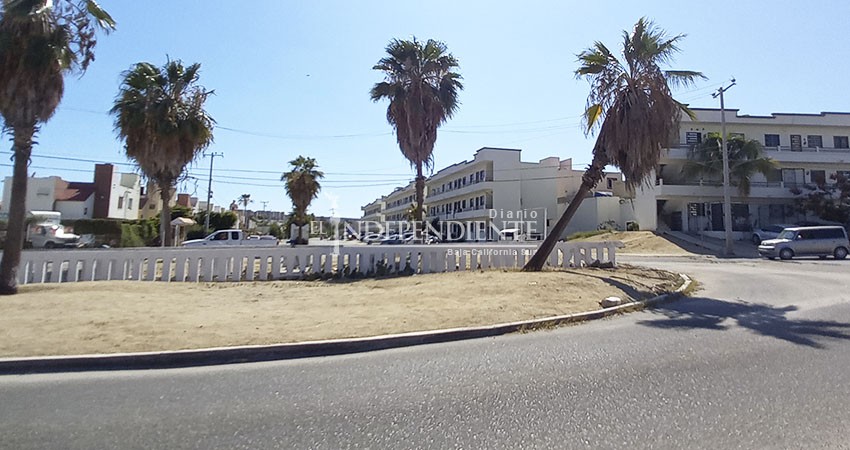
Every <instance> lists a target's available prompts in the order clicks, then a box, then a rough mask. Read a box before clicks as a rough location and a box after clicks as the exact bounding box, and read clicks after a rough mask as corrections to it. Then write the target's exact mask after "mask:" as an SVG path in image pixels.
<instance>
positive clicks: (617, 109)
mask: <svg viewBox="0 0 850 450" xmlns="http://www.w3.org/2000/svg"><path fill="white" fill-rule="evenodd" d="M683 38H684V35H682V34H680V35H676V36H673V37H669V36H667V34H666V33H665V32H664V30H661V29H660V28H657V27H656V26H655V25H654V24H653V23H652V22H651V21H649V20H647V19H646V18H641V19H640V20H638V22H637V23H636V24H635V27H634V30H633V31H632V33H631V34H629V33H628V32H625V31H624V32H623V54H622V56H623V60H622V61H621V60H620V59H618V58H617V56H615V55H614V54H613V53H612V52H611V51H610V50H608V47H606V46H605V45H604V44H603V43H601V42H596V43H594V44H593V47H591V48H589V49H587V50H585V51H583V52H581V53H580V54H579V55H578V61H579V63H580V64H581V66H580V67H579V68H578V69H577V70H576V72H575V74H576V77H577V78H587V79H588V81H589V82H590V94H589V95H588V97H587V108H586V110H585V113H584V122H585V124H586V126H587V128H586V133H588V134H589V133H593V132H594V131H596V130H597V129H598V131H599V133H598V134H597V136H596V144H595V145H594V147H593V160H592V161H591V163H590V166H589V167H588V168H587V170H586V171H585V173H584V175H583V176H582V183H581V187H580V188H579V190H578V192H577V193H576V195H575V198H573V201H572V202H570V205H569V207H567V210H566V211H564V214H563V215H562V216H561V218H560V219H559V220H558V222H557V223H556V224H555V226H554V227H553V229H552V231H551V233H550V234H549V235H548V236H547V237H546V240H544V241H543V243H542V244H541V245H540V248H539V249H538V250H537V252H536V253H535V254H534V256H533V257H532V258H531V260H529V262H528V264H526V266H525V267H524V270H527V271H537V270H540V269H542V268H543V265H544V264H545V263H546V259H547V258H548V257H549V254H550V253H552V249H554V248H555V244H556V243H557V241H558V239H559V238H560V237H561V234H562V233H563V232H564V230H565V229H566V227H567V224H568V223H569V221H570V219H572V217H573V215H574V214H575V212H576V210H577V209H578V207H579V205H580V204H581V202H582V200H583V199H584V198H585V197H586V196H587V194H588V193H590V191H591V190H592V189H593V188H594V187H596V184H597V183H599V181H600V180H602V178H603V176H604V172H603V171H604V169H605V166H607V165H614V166H617V167H619V168H620V170H621V172H622V173H623V175H625V178H626V181H625V182H626V186H627V187H628V188H634V187H636V186H637V185H639V184H640V183H642V182H643V181H644V180H645V179H646V177H647V176H648V175H649V174H650V173H651V172H652V170H653V169H655V168H656V167H657V166H658V159H659V158H660V156H661V149H662V148H665V147H667V146H668V145H669V143H670V140H671V138H672V137H673V136H675V135H676V134H677V133H678V128H679V119H680V117H681V114H682V113H685V114H688V115H690V116H693V113H691V112H690V110H689V109H687V107H685V105H683V104H681V103H679V102H677V101H676V100H675V99H673V95H672V93H671V91H670V86H671V85H673V86H689V85H691V84H693V82H694V81H695V80H696V79H700V78H705V77H704V76H703V75H702V74H701V73H699V72H692V71H684V70H662V69H661V67H660V66H662V65H665V64H666V63H668V62H670V60H671V59H672V57H673V55H674V54H675V53H677V52H678V51H679V47H678V43H679V41H681V40H682V39H683Z"/></svg>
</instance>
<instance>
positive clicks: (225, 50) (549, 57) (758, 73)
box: [0, 0, 850, 217]
mask: <svg viewBox="0 0 850 450" xmlns="http://www.w3.org/2000/svg"><path fill="white" fill-rule="evenodd" d="M625 3H627V2H609V1H597V2H571V1H570V2H565V1H554V0H553V1H528V2H517V1H497V0H491V1H486V2H485V1H464V2H456V1H442V0H439V1H436V0H435V1H431V2H427V3H422V2H399V1H395V2H390V1H372V0H361V1H318V0H317V1H299V2H295V1H282V0H251V1H238V2H237V1H233V0H230V1H224V0H144V1H126V0H101V5H102V6H103V7H104V8H106V9H107V10H108V11H109V12H110V13H111V14H112V16H113V17H114V18H115V19H116V21H117V22H118V29H117V31H116V32H114V33H112V34H110V35H108V36H101V37H100V42H99V44H98V47H97V60H96V61H95V62H94V63H93V64H92V66H91V67H90V69H89V71H88V72H87V73H86V74H85V75H84V76H83V77H81V78H78V77H75V76H72V77H70V78H68V79H67V86H66V94H65V98H64V100H63V102H62V105H61V106H60V109H59V111H58V112H57V114H56V116H55V117H54V118H53V119H52V120H51V121H50V122H48V123H47V124H46V125H44V127H43V129H42V131H41V133H40V135H39V138H38V139H37V140H38V142H39V144H38V146H37V147H36V149H35V151H34V154H35V155H38V156H36V157H34V158H33V163H32V166H33V167H32V168H31V169H30V173H33V172H35V174H36V176H47V175H59V176H61V177H63V178H65V179H66V180H72V181H88V180H90V179H91V176H92V175H91V173H92V170H93V163H91V162H83V161H71V160H67V159H55V158H44V157H43V156H52V157H63V158H76V159H84V160H96V161H101V162H114V163H126V162H127V160H126V159H125V158H124V156H123V151H122V146H121V144H120V143H119V142H118V141H117V140H116V138H115V133H114V132H113V129H112V118H111V117H109V116H108V115H106V114H105V112H106V111H107V110H108V109H109V108H110V106H111V103H112V101H113V99H114V97H115V94H116V92H117V89H118V85H119V82H120V74H121V72H122V71H124V70H126V69H128V68H129V67H130V66H131V65H133V64H134V63H136V62H139V61H149V62H153V63H156V64H162V63H164V62H165V60H166V57H170V58H172V59H181V60H183V61H184V62H186V63H191V62H199V63H201V64H202V74H201V84H203V85H204V86H206V87H207V88H209V89H214V90H215V91H216V95H215V96H214V97H212V98H211V99H210V100H209V102H208V110H209V111H210V113H211V114H212V116H213V117H214V118H215V119H216V120H217V121H218V124H219V128H218V129H217V130H216V133H215V143H214V144H213V146H212V147H211V148H210V149H209V151H215V152H220V153H224V155H225V156H224V158H222V159H216V163H215V168H216V171H215V176H214V184H213V193H214V195H213V201H214V202H215V203H217V204H223V205H227V204H229V203H230V202H231V201H232V200H234V199H236V198H237V197H238V196H239V195H241V194H244V193H248V194H251V198H252V199H254V200H255V203H254V204H252V205H251V206H250V208H252V209H256V210H261V209H263V203H261V202H264V201H265V202H268V203H267V204H266V205H265V208H266V209H269V210H285V211H289V210H290V202H289V200H288V199H287V198H286V196H285V193H284V190H283V187H282V185H281V183H280V181H279V178H280V173H282V172H283V171H285V170H287V167H288V164H287V162H288V161H290V160H292V159H294V158H295V157H296V156H298V155H306V156H312V157H314V158H316V159H317V161H318V163H319V165H320V167H321V169H322V170H324V171H325V172H326V173H327V177H326V179H325V181H324V183H323V184H324V188H323V192H322V194H320V197H319V199H317V200H316V201H314V203H313V206H312V207H311V210H312V211H313V212H314V213H316V214H318V215H329V214H330V213H331V209H332V208H333V209H334V210H335V211H336V212H337V214H340V215H342V216H345V217H352V216H356V217H359V215H360V206H362V205H364V204H366V203H368V202H369V201H371V200H373V199H374V198H376V197H378V196H380V195H381V194H384V193H388V192H390V191H391V190H392V188H393V187H394V186H396V185H402V184H406V182H407V181H409V180H411V179H412V176H413V171H412V170H411V168H410V166H409V165H408V163H407V162H406V161H405V160H404V159H403V157H402V156H401V153H400V151H399V150H398V147H397V145H396V143H395V137H394V136H393V135H392V130H391V128H390V126H389V125H388V124H387V123H386V119H385V114H386V104H384V103H377V104H376V103H372V102H371V101H370V100H369V94H368V92H369V89H370V88H371V86H372V85H373V84H374V83H376V82H378V81H381V79H382V78H381V75H380V74H379V73H378V72H376V71H373V70H372V69H371V68H372V66H373V65H374V64H375V63H376V62H377V61H378V59H380V58H381V57H382V56H383V55H384V48H385V46H386V44H387V43H388V42H389V41H390V39H392V38H409V37H410V36H413V35H415V36H417V37H418V38H420V39H428V38H434V39H438V40H442V41H444V42H445V43H446V44H447V45H448V48H449V51H450V52H451V53H453V54H454V55H455V56H456V57H457V58H458V59H459V60H460V72H461V73H462V75H463V76H464V84H465V87H466V88H465V90H464V91H463V92H462V93H461V97H460V99H461V102H462V104H461V107H460V109H459V111H458V113H457V114H456V115H455V117H454V118H453V119H452V120H451V121H450V122H449V123H447V124H446V125H445V126H444V127H443V128H442V129H441V130H440V133H439V137H438V140H437V145H436V148H435V150H434V154H435V160H436V167H437V168H440V167H444V166H446V165H449V164H453V163H456V162H459V161H462V160H465V159H469V158H471V157H472V155H473V153H474V151H475V150H477V149H478V148H480V147H484V146H493V147H511V148H521V149H522V150H523V159H524V160H527V161H536V160H539V159H542V158H545V157H547V156H559V157H561V158H568V157H572V158H573V161H574V163H576V164H577V166H576V167H577V168H581V167H582V164H585V163H587V162H589V161H590V149H591V147H592V140H591V139H592V138H586V137H585V136H584V133H583V131H582V128H581V127H580V126H579V122H580V115H581V113H582V110H583V109H584V105H585V98H586V95H587V83H586V82H585V81H583V80H576V79H575V77H574V76H573V71H574V70H575V69H576V67H577V65H576V62H575V60H576V57H575V55H576V54H577V53H579V52H580V51H581V50H583V49H584V48H586V47H588V46H590V45H591V44H592V43H593V42H594V41H595V40H601V41H603V42H605V43H606V44H607V45H608V46H609V47H611V48H619V46H620V41H621V33H622V30H628V29H631V27H632V26H633V24H634V22H635V21H636V20H637V19H638V18H639V17H641V16H647V17H649V18H651V19H653V20H654V21H655V22H656V23H657V24H658V25H659V26H661V27H662V28H664V29H666V30H667V31H668V32H669V33H671V34H678V33H685V34H687V35H688V36H687V38H686V39H685V40H684V41H683V42H682V45H681V48H682V53H681V54H680V55H679V57H678V58H677V60H676V61H675V62H674V64H672V65H671V68H677V69H690V70H699V71H702V72H703V73H704V74H705V75H706V76H707V77H708V78H709V79H708V80H707V81H705V82H701V83H700V84H699V85H698V86H696V87H695V88H690V89H687V90H683V91H679V92H677V98H678V99H679V100H680V101H684V102H686V103H690V104H691V105H692V106H695V107H717V106H718V103H717V101H716V100H714V99H713V98H712V97H711V95H710V94H711V92H712V90H714V89H716V88H717V87H718V86H720V85H721V84H722V83H724V82H725V81H726V80H728V79H729V78H730V77H732V76H734V77H735V78H736V79H737V81H738V85H737V86H735V87H734V88H732V89H731V90H730V91H729V92H728V93H727V94H726V103H727V107H729V108H739V109H740V110H741V113H742V114H768V113H771V112H806V113H812V112H820V111H850V82H848V73H850V64H848V61H850V46H848V45H847V37H846V35H847V31H846V30H847V27H846V25H847V20H848V17H850V3H848V2H844V1H818V2H800V1H787V0H774V1H712V2H700V3H698V4H696V3H689V2H678V3H676V2H669V1H642V2H628V4H625ZM234 130H238V131H234ZM5 137H8V136H5ZM4 142H6V143H7V144H6V145H7V148H6V149H3V151H4V152H5V154H8V150H9V148H10V147H11V143H10V142H9V141H8V140H4ZM3 164H4V165H2V166H0V176H4V177H5V176H8V175H10V174H11V168H10V167H7V166H8V163H3ZM121 167H122V170H124V171H131V170H133V168H132V167H131V166H121ZM208 168H209V158H203V157H200V158H198V160H197V161H196V163H195V164H193V165H192V166H191V167H190V169H189V174H190V176H191V177H193V178H191V179H189V180H187V181H186V182H184V183H182V184H181V191H184V192H189V193H192V194H194V195H197V196H198V197H199V198H201V199H204V198H206V194H207V171H208Z"/></svg>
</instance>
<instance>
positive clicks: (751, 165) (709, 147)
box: [682, 133, 778, 197]
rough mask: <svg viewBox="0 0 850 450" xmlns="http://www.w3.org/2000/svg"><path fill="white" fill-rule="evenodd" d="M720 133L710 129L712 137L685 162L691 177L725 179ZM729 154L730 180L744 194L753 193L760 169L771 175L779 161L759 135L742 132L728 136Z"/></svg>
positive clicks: (687, 173)
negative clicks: (746, 135) (748, 136)
mask: <svg viewBox="0 0 850 450" xmlns="http://www.w3.org/2000/svg"><path fill="white" fill-rule="evenodd" d="M720 142H721V140H720V133H708V137H707V139H706V140H705V141H703V142H702V143H701V144H700V145H698V146H697V147H696V148H695V149H694V152H693V154H692V155H691V158H689V159H688V161H687V162H686V163H685V166H684V167H683V169H682V172H683V173H684V174H685V176H687V177H689V178H694V177H699V176H703V177H707V178H713V179H723V153H721V152H720V146H721V144H720ZM726 148H727V150H728V154H729V158H728V159H729V180H730V184H731V185H732V186H737V187H738V194H740V195H741V196H742V197H748V196H749V195H750V185H751V178H752V177H753V175H755V174H757V173H761V174H763V175H764V176H768V175H769V174H770V173H771V172H773V171H774V170H776V168H777V167H778V166H777V164H776V162H775V161H774V160H772V159H770V158H768V157H767V156H765V154H764V147H762V145H761V143H760V142H759V141H757V140H755V139H749V140H748V139H744V138H742V137H741V136H738V135H729V136H727V137H726Z"/></svg>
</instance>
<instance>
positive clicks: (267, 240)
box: [181, 230, 278, 247]
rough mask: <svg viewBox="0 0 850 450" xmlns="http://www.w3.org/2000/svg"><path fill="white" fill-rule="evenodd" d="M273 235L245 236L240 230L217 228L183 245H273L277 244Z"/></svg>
mask: <svg viewBox="0 0 850 450" xmlns="http://www.w3.org/2000/svg"><path fill="white" fill-rule="evenodd" d="M277 242H278V241H277V238H276V237H274V236H246V235H245V233H244V232H242V230H218V231H216V232H215V233H213V234H211V235H209V236H207V237H205V238H203V239H193V240H190V241H185V242H183V244H181V245H182V246H183V247H232V246H242V247H274V246H276V245H277Z"/></svg>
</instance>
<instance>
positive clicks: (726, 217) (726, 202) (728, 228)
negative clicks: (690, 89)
mask: <svg viewBox="0 0 850 450" xmlns="http://www.w3.org/2000/svg"><path fill="white" fill-rule="evenodd" d="M734 85H735V79H734V78H732V80H730V83H729V86H726V87H720V88H719V89H717V92H715V93H714V94H711V96H712V97H714V98H717V97H720V152H721V154H722V155H723V230H724V232H723V235H724V236H725V238H726V245H725V247H724V252H723V253H724V254H725V255H726V256H734V255H735V250H734V249H733V247H732V196H731V194H730V186H729V149H728V148H726V104H725V103H724V102H723V93H724V92H726V91H728V90H729V88H731V87H732V86H734Z"/></svg>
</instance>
